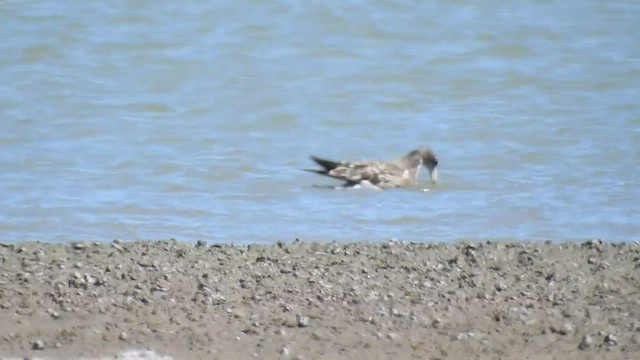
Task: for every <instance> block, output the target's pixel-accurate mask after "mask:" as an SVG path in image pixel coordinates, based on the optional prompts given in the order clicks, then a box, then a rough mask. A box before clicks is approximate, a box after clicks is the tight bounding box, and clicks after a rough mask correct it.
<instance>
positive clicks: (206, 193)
mask: <svg viewBox="0 0 640 360" xmlns="http://www.w3.org/2000/svg"><path fill="white" fill-rule="evenodd" d="M0 14H1V16H2V21H1V22H0V38H2V39H3V40H2V41H1V42H0V80H1V81H0V123H1V124H2V125H1V126H2V128H1V130H2V131H0V193H1V194H2V196H1V197H0V240H3V241H26V240H44V241H60V242H64V241H69V240H111V239H114V238H121V239H127V240H134V239H159V238H177V239H179V240H186V241H195V240H197V239H204V240H209V241H220V242H234V243H248V242H273V241H276V240H279V239H281V240H286V241H288V240H292V239H294V238H295V237H300V238H302V239H308V240H374V241H375V240H385V239H388V238H398V239H402V240H411V241H430V240H439V241H455V240H459V239H470V240H486V239H515V240H543V239H551V240H554V241H564V240H579V239H588V238H604V239H609V240H625V241H628V240H637V239H639V238H640V210H638V209H639V208H640V206H639V205H638V203H639V200H640V189H639V186H640V170H638V167H639V165H640V101H638V99H640V46H638V44H640V31H638V25H637V23H638V19H640V3H639V2H637V1H616V2H607V1H596V0H588V1H484V2H474V1H435V2H422V1H383V0H374V1H367V2H360V1H346V2H345V1H313V2H311V1H310V2H297V1H285V0H275V1H234V2H229V3H227V4H226V5H219V4H218V3H217V2H210V3H207V2H201V1H187V2H173V1H172V2H170V1H156V2H148V1H109V2H87V1H77V0H68V1H0ZM421 145H429V146H431V147H432V148H433V149H434V150H435V151H436V152H437V154H438V156H439V158H440V181H439V183H438V184H437V186H435V187H434V186H431V185H429V184H428V182H427V179H426V178H425V179H423V181H424V187H426V188H428V189H429V191H423V192H421V191H415V190H394V191H386V192H375V191H330V190H326V189H319V188H314V187H313V186H312V185H314V184H333V183H334V182H332V181H331V179H326V178H320V177H317V176H314V175H313V174H310V173H306V172H303V171H300V170H299V169H301V168H308V167H310V166H313V164H311V162H310V161H309V159H308V155H309V154H316V155H320V156H325V157H329V158H336V159H354V160H355V159H363V158H391V157H396V156H399V155H402V154H404V153H406V152H407V151H409V150H411V149H413V148H415V147H417V146H421Z"/></svg>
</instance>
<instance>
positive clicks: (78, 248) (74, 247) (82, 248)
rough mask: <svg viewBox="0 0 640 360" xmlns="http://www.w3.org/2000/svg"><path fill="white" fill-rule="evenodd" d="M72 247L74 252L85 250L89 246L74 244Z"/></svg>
mask: <svg viewBox="0 0 640 360" xmlns="http://www.w3.org/2000/svg"><path fill="white" fill-rule="evenodd" d="M72 246H73V249H74V250H84V249H86V248H87V244H85V243H73V245H72Z"/></svg>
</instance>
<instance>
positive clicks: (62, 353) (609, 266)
mask: <svg viewBox="0 0 640 360" xmlns="http://www.w3.org/2000/svg"><path fill="white" fill-rule="evenodd" d="M0 324H1V325H0V359H10V358H11V359H13V358H20V359H23V358H31V359H34V358H47V359H73V358H83V359H95V358H111V359H113V358H119V357H120V358H124V355H122V354H123V352H125V351H150V352H153V354H155V355H154V356H156V358H166V359H231V358H234V359H250V358H258V359H390V358H395V359H412V358H413V359H508V358H512V359H516V358H517V359H640V245H638V243H637V242H636V243H608V242H603V241H600V240H592V241H587V242H582V243H561V244H558V243H551V242H546V243H543V242H524V243H501V242H487V243H456V244H446V243H404V242H399V241H390V242H386V243H366V242H356V243H315V242H310V243H309V242H304V241H299V240H296V241H293V242H291V243H282V242H279V243H277V244H274V245H260V244H256V245H248V246H234V245H219V244H207V243H205V242H198V243H197V244H192V243H183V242H177V241H174V240H168V241H136V242H122V241H118V240H116V241H114V242H112V243H88V242H87V243H69V244H50V243H38V242H29V243H15V244H12V243H2V244H0ZM117 354H121V355H117ZM149 354H151V353H147V355H149ZM118 356H119V357H118ZM147 358H149V357H147ZM151 358H153V357H151Z"/></svg>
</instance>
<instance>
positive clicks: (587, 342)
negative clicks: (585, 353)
mask: <svg viewBox="0 0 640 360" xmlns="http://www.w3.org/2000/svg"><path fill="white" fill-rule="evenodd" d="M592 343H593V340H592V339H591V336H589V335H585V336H583V337H582V340H581V341H580V344H579V345H578V349H580V350H586V349H588V348H590V347H591V344H592Z"/></svg>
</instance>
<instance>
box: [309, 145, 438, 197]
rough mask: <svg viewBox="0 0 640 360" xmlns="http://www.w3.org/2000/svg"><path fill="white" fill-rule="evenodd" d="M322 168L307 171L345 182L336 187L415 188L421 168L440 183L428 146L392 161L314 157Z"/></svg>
mask: <svg viewBox="0 0 640 360" xmlns="http://www.w3.org/2000/svg"><path fill="white" fill-rule="evenodd" d="M311 159H312V160H313V161H315V162H316V163H317V164H318V165H320V166H321V167H322V169H305V170H307V171H311V172H314V173H316V174H320V175H325V176H329V177H332V178H335V179H339V180H343V181H344V182H345V183H344V184H342V185H340V186H335V188H353V189H358V188H369V189H376V190H384V189H391V188H406V187H412V186H415V185H416V181H417V179H418V174H419V173H420V168H421V166H424V167H426V168H427V169H428V170H429V176H430V177H431V182H432V183H434V184H435V183H436V182H437V181H438V172H437V169H436V166H437V165H438V158H437V157H436V155H435V154H434V152H433V151H432V150H431V149H429V148H428V147H421V148H418V149H415V150H412V151H410V152H409V153H408V154H406V155H404V156H402V157H399V158H397V159H393V160H390V161H377V160H363V161H355V162H346V161H332V160H326V159H322V158H319V157H316V156H313V155H311Z"/></svg>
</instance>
